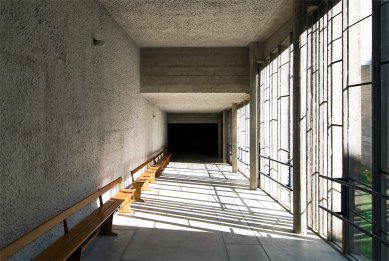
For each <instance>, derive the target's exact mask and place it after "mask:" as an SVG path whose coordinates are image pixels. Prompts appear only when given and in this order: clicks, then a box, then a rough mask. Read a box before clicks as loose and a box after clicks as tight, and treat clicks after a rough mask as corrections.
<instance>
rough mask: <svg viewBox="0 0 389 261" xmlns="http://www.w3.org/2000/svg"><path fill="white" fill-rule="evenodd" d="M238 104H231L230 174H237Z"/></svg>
mask: <svg viewBox="0 0 389 261" xmlns="http://www.w3.org/2000/svg"><path fill="white" fill-rule="evenodd" d="M237 120H238V104H236V103H233V104H232V113H231V123H232V124H231V127H232V128H231V136H232V142H231V143H232V144H231V145H232V150H231V153H232V160H231V165H232V172H237V170H238V121H237Z"/></svg>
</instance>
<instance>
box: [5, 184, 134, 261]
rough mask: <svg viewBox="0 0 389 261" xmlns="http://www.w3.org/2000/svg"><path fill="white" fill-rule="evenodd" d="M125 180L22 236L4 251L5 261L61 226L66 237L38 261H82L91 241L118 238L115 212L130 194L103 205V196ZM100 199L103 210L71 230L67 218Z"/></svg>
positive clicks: (85, 199) (98, 209) (97, 192)
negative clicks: (102, 237)
mask: <svg viewBox="0 0 389 261" xmlns="http://www.w3.org/2000/svg"><path fill="white" fill-rule="evenodd" d="M121 182H122V178H121V177H120V178H118V179H116V180H114V181H112V182H111V183H109V184H108V185H106V186H104V187H103V188H101V189H99V190H98V191H96V192H95V193H93V194H91V195H89V196H88V197H86V198H84V199H82V200H81V201H79V202H78V203H76V204H74V205H73V206H71V207H69V208H67V209H65V210H64V211H62V212H61V213H59V214H58V215H56V216H55V217H53V218H51V219H49V220H48V221H46V222H44V223H43V224H41V225H39V226H38V227H36V228H34V229H33V230H31V231H30V232H28V233H26V234H25V235H23V236H21V237H19V238H18V239H16V240H15V241H13V242H11V243H10V244H8V245H7V246H5V247H3V248H2V249H1V251H0V257H1V260H5V259H7V258H9V257H10V256H12V255H14V254H15V253H16V252H17V251H18V250H20V249H21V248H23V247H24V246H26V245H28V244H29V243H31V242H32V241H33V240H35V239H37V238H38V237H40V236H41V235H43V234H44V233H46V232H47V231H49V230H50V229H52V228H53V227H54V226H56V225H57V224H59V223H63V225H64V233H65V234H64V235H63V236H62V237H60V238H59V239H58V240H56V241H55V242H54V243H53V244H52V245H51V246H49V247H48V248H47V249H46V250H44V251H43V252H42V253H40V254H39V255H38V256H37V257H36V258H35V260H80V259H81V255H82V251H83V250H84V248H85V247H86V246H87V245H88V243H89V242H90V240H91V239H93V238H94V237H95V236H97V235H106V236H116V234H115V233H113V232H112V219H113V215H114V213H115V211H116V210H117V209H118V208H122V207H123V205H124V204H125V203H126V202H128V201H129V200H131V196H130V194H129V193H125V192H119V193H118V194H116V195H115V196H114V197H112V198H111V199H110V200H108V201H107V202H105V203H103V200H102V195H103V194H104V193H105V192H107V191H109V190H110V189H112V188H114V187H115V186H117V185H119V184H121ZM97 198H99V202H100V207H99V208H97V209H96V210H95V211H93V212H92V213H91V214H89V215H88V216H87V217H86V218H84V219H83V220H82V221H81V222H80V223H78V224H77V225H76V226H75V227H73V228H72V229H70V230H69V229H68V224H67V218H69V217H70V216H71V215H73V214H74V213H76V212H77V211H79V210H80V209H81V208H83V207H85V206H87V205H88V204H90V203H92V202H93V201H95V200H96V199H97Z"/></svg>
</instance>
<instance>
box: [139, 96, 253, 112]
mask: <svg viewBox="0 0 389 261" xmlns="http://www.w3.org/2000/svg"><path fill="white" fill-rule="evenodd" d="M142 95H143V97H145V98H146V99H147V100H148V101H150V102H151V103H153V104H155V105H156V106H157V107H159V108H160V109H162V110H163V111H165V112H169V113H213V112H221V111H223V110H225V109H228V108H231V105H232V103H241V102H243V101H245V100H248V99H249V98H250V95H249V94H245V93H142Z"/></svg>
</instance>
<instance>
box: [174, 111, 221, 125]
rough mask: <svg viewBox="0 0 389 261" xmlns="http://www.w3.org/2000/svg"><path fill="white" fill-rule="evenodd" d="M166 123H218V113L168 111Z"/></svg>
mask: <svg viewBox="0 0 389 261" xmlns="http://www.w3.org/2000/svg"><path fill="white" fill-rule="evenodd" d="M167 123H216V124H218V123H219V114H218V113H168V114H167Z"/></svg>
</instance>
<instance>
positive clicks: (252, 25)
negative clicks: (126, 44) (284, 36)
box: [99, 0, 292, 47]
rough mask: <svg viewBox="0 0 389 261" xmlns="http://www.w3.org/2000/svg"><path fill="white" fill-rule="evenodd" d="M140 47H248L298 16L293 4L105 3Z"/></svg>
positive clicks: (227, 0)
mask: <svg viewBox="0 0 389 261" xmlns="http://www.w3.org/2000/svg"><path fill="white" fill-rule="evenodd" d="M99 1H100V2H101V3H102V4H103V5H104V7H105V8H106V9H107V11H108V12H109V13H110V14H111V16H112V17H113V18H114V19H115V20H116V21H117V22H118V24H119V25H121V26H122V27H123V29H124V30H125V31H126V32H127V33H128V34H129V35H130V36H131V38H132V39H133V40H134V41H135V42H136V44H137V45H138V46H140V47H226V46H247V45H248V44H249V43H250V42H252V41H264V40H266V39H267V38H268V37H269V36H270V35H271V34H272V33H273V32H274V31H275V30H276V29H278V28H279V27H280V26H281V25H282V24H283V23H284V22H286V21H287V20H288V19H289V18H290V17H291V15H292V0H188V1H183V0H99Z"/></svg>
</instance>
